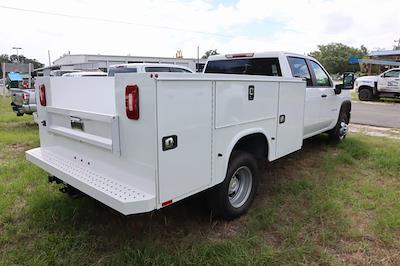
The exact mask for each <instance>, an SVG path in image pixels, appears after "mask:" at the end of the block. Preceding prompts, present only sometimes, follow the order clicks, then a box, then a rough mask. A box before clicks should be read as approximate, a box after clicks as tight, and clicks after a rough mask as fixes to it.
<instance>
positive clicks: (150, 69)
mask: <svg viewBox="0 0 400 266" xmlns="http://www.w3.org/2000/svg"><path fill="white" fill-rule="evenodd" d="M146 72H170V71H169V67H146Z"/></svg>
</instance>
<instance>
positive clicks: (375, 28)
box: [0, 0, 400, 64]
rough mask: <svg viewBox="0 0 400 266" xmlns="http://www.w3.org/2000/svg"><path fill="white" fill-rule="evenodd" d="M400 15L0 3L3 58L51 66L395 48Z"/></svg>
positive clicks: (305, 8) (351, 0) (286, 5)
mask: <svg viewBox="0 0 400 266" xmlns="http://www.w3.org/2000/svg"><path fill="white" fill-rule="evenodd" d="M10 8H14V9H10ZM15 8H16V9H24V10H26V11H22V10H15ZM28 10H30V11H28ZM33 11H38V12H33ZM399 12H400V0H377V1H375V0H369V1H356V0H319V1H314V0H304V1H303V0H296V1H293V0H292V1H286V0H279V1H276V0H275V1H270V0H246V1H244V0H243V1H229V0H221V1H218V0H215V1H214V0H147V1H146V0H140V1H136V0H130V1H120V0H114V1H111V0H107V1H105V0H68V1H54V0H53V1H51V0H35V1H28V0H0V18H1V21H2V24H1V26H0V33H1V39H0V40H1V41H0V53H6V54H11V53H13V50H12V47H14V46H17V47H21V48H22V50H21V51H20V53H22V54H24V55H25V56H27V57H30V58H36V59H38V60H39V61H41V62H42V63H46V64H48V56H47V51H48V50H50V54H51V60H52V61H54V60H55V59H57V58H59V57H60V56H62V55H63V54H64V53H67V52H68V51H70V52H71V53H72V54H77V53H89V54H113V55H128V54H130V55H140V56H167V57H169V56H171V57H173V56H175V53H176V51H177V50H178V49H180V50H182V53H183V56H184V57H196V56H197V46H198V45H199V46H200V53H201V54H203V53H204V51H206V50H209V49H218V51H219V52H221V53H230V52H247V51H271V50H285V51H290V52H297V53H302V54H304V53H309V52H310V51H313V50H315V49H316V48H317V45H319V44H327V43H330V42H342V43H344V44H347V45H351V46H357V47H359V46H360V45H362V44H363V45H365V46H366V47H367V48H368V49H369V50H374V49H377V48H386V49H391V48H392V46H393V44H394V40H395V39H399V38H400V13H399ZM49 13H52V14H59V15H49ZM61 15H66V16H61ZM71 16H72V17H71ZM87 17H90V18H92V19H88V18H87Z"/></svg>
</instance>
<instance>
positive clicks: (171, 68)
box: [108, 63, 194, 77]
mask: <svg viewBox="0 0 400 266" xmlns="http://www.w3.org/2000/svg"><path fill="white" fill-rule="evenodd" d="M146 72H158V73H160V72H177V73H194V72H193V70H191V69H190V68H188V67H185V66H180V65H173V64H158V63H134V64H119V65H112V66H110V67H109V69H108V76H110V77H113V76H115V74H117V73H146Z"/></svg>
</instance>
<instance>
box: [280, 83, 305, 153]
mask: <svg viewBox="0 0 400 266" xmlns="http://www.w3.org/2000/svg"><path fill="white" fill-rule="evenodd" d="M305 92H306V84H305V82H280V84H279V106H278V120H277V134H276V136H277V138H276V139H277V142H276V158H279V157H282V156H285V155H286V154H289V153H291V152H294V151H296V150H299V149H300V148H301V146H302V145H303V128H304V107H305V106H304V103H305Z"/></svg>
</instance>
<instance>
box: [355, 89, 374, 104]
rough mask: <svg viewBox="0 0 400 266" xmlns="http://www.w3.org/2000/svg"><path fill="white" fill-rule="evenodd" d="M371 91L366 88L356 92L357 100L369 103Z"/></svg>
mask: <svg viewBox="0 0 400 266" xmlns="http://www.w3.org/2000/svg"><path fill="white" fill-rule="evenodd" d="M372 96H373V94H372V90H371V89H368V88H362V89H360V90H359V91H358V99H360V101H371V100H372Z"/></svg>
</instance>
